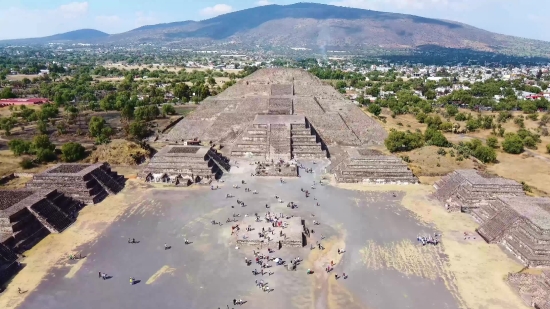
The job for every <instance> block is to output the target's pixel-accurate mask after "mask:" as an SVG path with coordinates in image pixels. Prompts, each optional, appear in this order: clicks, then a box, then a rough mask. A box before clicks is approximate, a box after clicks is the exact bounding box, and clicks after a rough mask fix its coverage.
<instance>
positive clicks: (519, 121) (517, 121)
mask: <svg viewBox="0 0 550 309" xmlns="http://www.w3.org/2000/svg"><path fill="white" fill-rule="evenodd" d="M514 123H515V124H516V125H517V126H518V127H520V128H525V122H524V121H523V118H520V117H518V118H516V119H514Z"/></svg>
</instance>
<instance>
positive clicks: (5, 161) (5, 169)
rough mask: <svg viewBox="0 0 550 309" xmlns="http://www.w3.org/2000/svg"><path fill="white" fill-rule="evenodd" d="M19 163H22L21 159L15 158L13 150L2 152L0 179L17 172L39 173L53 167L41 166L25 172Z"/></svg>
mask: <svg viewBox="0 0 550 309" xmlns="http://www.w3.org/2000/svg"><path fill="white" fill-rule="evenodd" d="M19 162H21V158H20V157H16V156H14V155H13V152H11V150H0V177H3V176H6V175H10V174H13V173H17V172H24V173H39V172H41V171H43V170H46V169H47V168H48V167H50V166H52V164H49V165H39V166H37V167H35V168H32V169H28V170H24V169H22V168H21V167H20V166H19Z"/></svg>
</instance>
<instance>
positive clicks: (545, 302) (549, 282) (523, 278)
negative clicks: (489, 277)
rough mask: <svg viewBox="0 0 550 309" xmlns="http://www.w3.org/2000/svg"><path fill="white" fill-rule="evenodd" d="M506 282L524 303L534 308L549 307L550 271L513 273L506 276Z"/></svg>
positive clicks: (547, 308)
mask: <svg viewBox="0 0 550 309" xmlns="http://www.w3.org/2000/svg"><path fill="white" fill-rule="evenodd" d="M507 281H508V284H510V286H512V288H513V289H514V290H515V291H516V292H517V293H518V294H519V296H520V297H521V299H522V300H523V302H524V303H525V305H527V306H529V307H533V308H535V309H549V308H550V271H548V270H543V271H541V272H540V274H537V273H528V272H526V273H523V272H520V273H515V274H509V275H508V277H507Z"/></svg>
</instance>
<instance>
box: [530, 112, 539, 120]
mask: <svg viewBox="0 0 550 309" xmlns="http://www.w3.org/2000/svg"><path fill="white" fill-rule="evenodd" d="M527 119H530V120H533V121H537V119H539V114H537V113H533V114H529V115H527Z"/></svg>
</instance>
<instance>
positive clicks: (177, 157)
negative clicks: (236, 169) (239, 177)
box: [138, 145, 230, 185]
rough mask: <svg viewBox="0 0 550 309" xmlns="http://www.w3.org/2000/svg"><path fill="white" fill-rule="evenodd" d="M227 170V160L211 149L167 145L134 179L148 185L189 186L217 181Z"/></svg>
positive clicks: (228, 167)
mask: <svg viewBox="0 0 550 309" xmlns="http://www.w3.org/2000/svg"><path fill="white" fill-rule="evenodd" d="M229 169H230V166H229V160H228V159H227V158H225V157H223V156H222V155H221V154H219V153H218V152H217V151H216V150H214V149H213V148H211V147H203V146H184V145H168V146H165V147H164V148H162V149H161V150H160V151H159V152H158V153H157V154H155V156H153V158H151V161H150V162H149V163H148V164H147V165H146V166H145V167H144V168H143V170H142V171H141V172H140V173H139V175H138V176H139V177H140V178H142V179H144V180H146V181H149V182H165V183H170V184H173V185H189V184H191V183H200V182H203V183H206V182H209V181H211V180H213V179H219V178H220V177H221V176H222V175H223V173H224V171H229Z"/></svg>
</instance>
